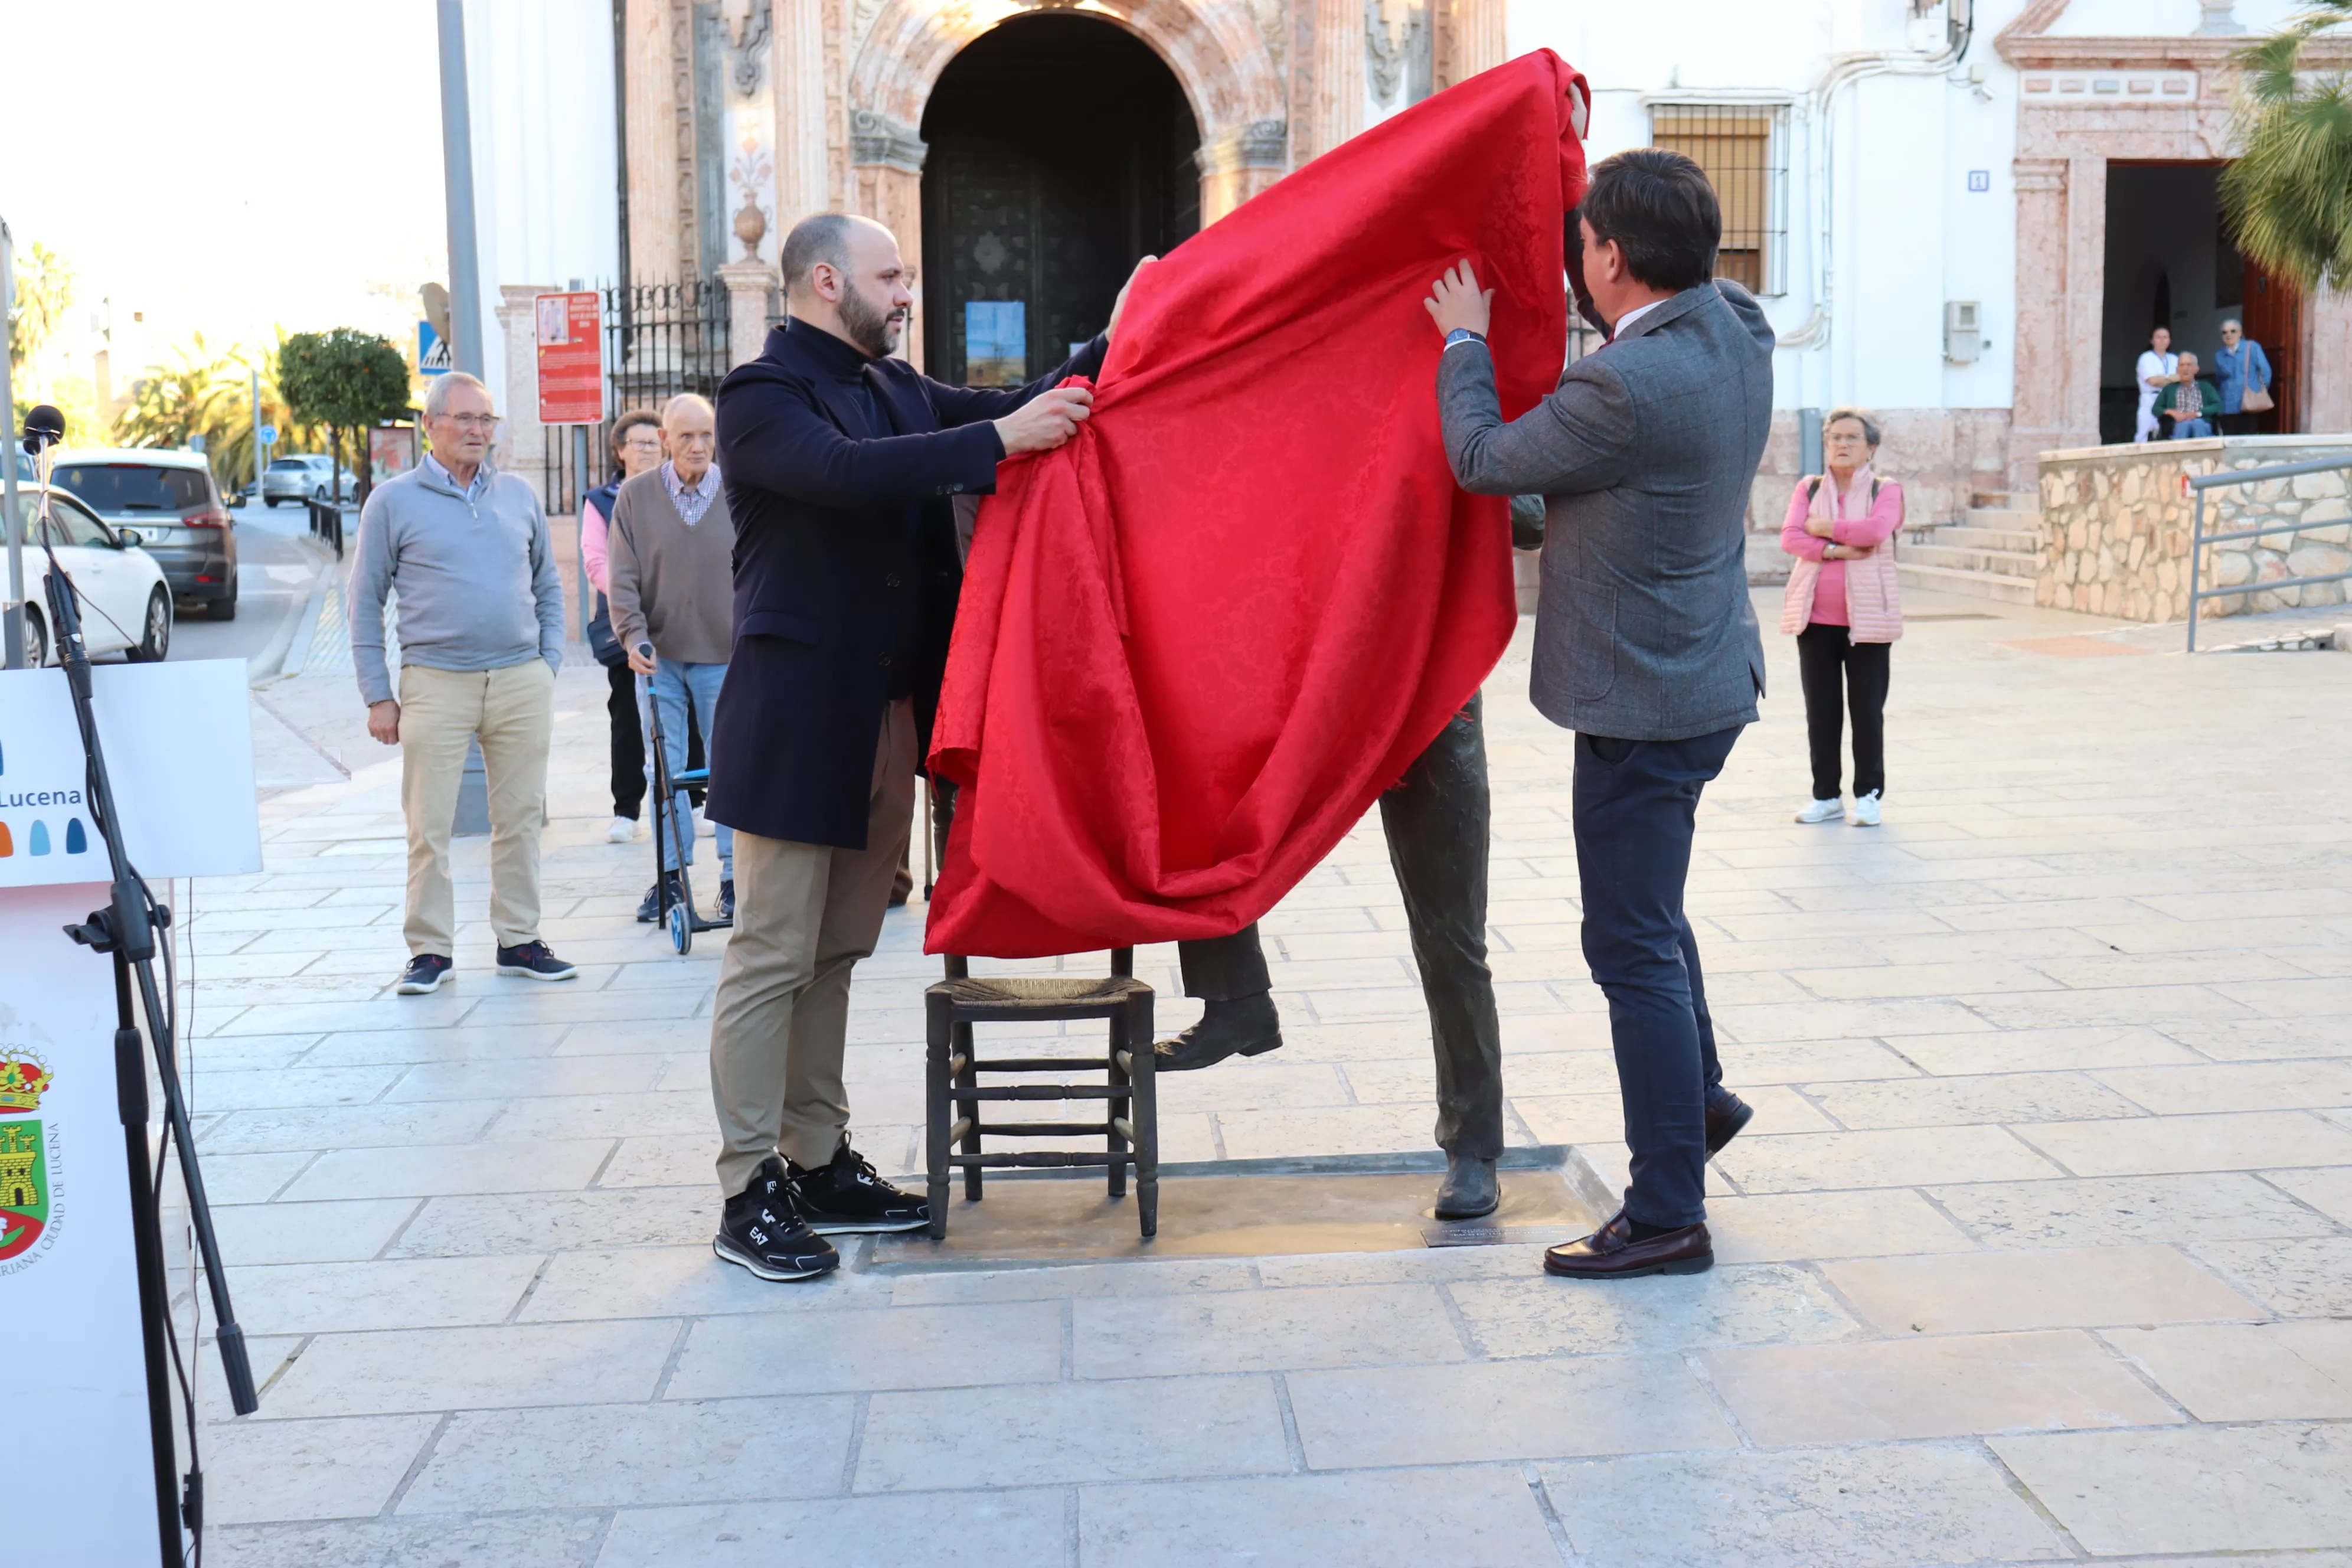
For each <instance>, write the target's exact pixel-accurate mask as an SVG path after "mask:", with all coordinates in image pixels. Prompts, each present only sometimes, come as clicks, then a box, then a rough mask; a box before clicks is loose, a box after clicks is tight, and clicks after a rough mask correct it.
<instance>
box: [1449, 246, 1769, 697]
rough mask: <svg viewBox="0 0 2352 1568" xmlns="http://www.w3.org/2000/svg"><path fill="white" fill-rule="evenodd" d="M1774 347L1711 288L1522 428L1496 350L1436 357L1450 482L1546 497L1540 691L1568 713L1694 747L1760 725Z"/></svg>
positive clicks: (1622, 343) (1670, 308) (1597, 361)
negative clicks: (1758, 483) (1762, 539)
mask: <svg viewBox="0 0 2352 1568" xmlns="http://www.w3.org/2000/svg"><path fill="white" fill-rule="evenodd" d="M1772 343H1773V338H1772V329H1771V327H1770V326H1769V325H1768V324H1767V323H1766V321H1765V320H1764V312H1763V310H1761V309H1760V308H1759V306H1758V305H1757V303H1756V301H1755V300H1754V299H1752V298H1751V297H1750V296H1749V295H1748V291H1747V290H1746V289H1742V288H1740V287H1739V286H1738V284H1736V283H1727V282H1715V283H1704V284H1701V285H1700V286H1699V287H1697V288H1696V289H1685V290H1684V291H1683V292H1681V293H1679V294H1676V295H1675V296H1674V297H1673V298H1672V299H1670V300H1664V301H1663V302H1662V303H1661V304H1659V306H1658V307H1657V308H1656V309H1655V310H1652V311H1650V312H1649V314H1647V315H1645V316H1643V317H1642V319H1641V320H1639V321H1635V322H1634V323H1633V326H1632V327H1630V328H1628V329H1627V331H1626V332H1625V334H1624V335H1623V336H1622V337H1620V338H1618V339H1616V340H1615V341H1614V342H1611V343H1609V344H1608V345H1607V346H1606V347H1604V348H1602V349H1601V350H1600V351H1599V352H1597V353H1591V354H1588V355H1586V356H1585V357H1584V358H1582V359H1580V360H1579V361H1577V362H1576V363H1574V364H1571V365H1570V366H1569V367H1568V371H1567V373H1566V374H1564V375H1562V376H1561V377H1560V381H1559V389H1558V390H1556V391H1555V392H1553V393H1552V395H1550V396H1549V397H1547V398H1545V399H1544V400H1543V402H1541V403H1540V404H1538V405H1536V406H1535V407H1534V408H1532V409H1530V410H1528V414H1527V416H1525V417H1524V418H1520V419H1517V420H1514V421H1512V422H1511V423H1510V424H1508V425H1506V424H1504V423H1503V420H1502V416H1501V413H1500V411H1499V409H1498V407H1497V405H1496V397H1495V365H1494V361H1493V360H1492V359H1491V358H1489V357H1488V355H1487V353H1486V349H1485V348H1484V347H1482V346H1479V345H1476V344H1463V345H1458V346H1456V347H1454V348H1451V349H1448V350H1447V351H1446V352H1445V355H1444V358H1443V359H1442V360H1440V361H1439V362H1438V371H1437V403H1438V412H1439V416H1440V417H1441V418H1442V419H1443V421H1444V428H1445V452H1446V457H1447V458H1449V459H1450V460H1451V462H1452V463H1453V466H1454V479H1456V480H1457V481H1459V482H1460V484H1461V486H1462V488H1463V489H1466V490H1469V491H1471V492H1473V493H1474V494H1478V495H1517V494H1522V493H1528V492H1534V493H1539V494H1541V495H1543V496H1544V497H1545V498H1546V500H1547V501H1548V503H1549V521H1548V524H1547V527H1546V530H1545V538H1544V547H1543V587H1542V592H1541V594H1540V595H1539V596H1538V600H1537V604H1536V646H1535V671H1534V676H1533V678H1532V679H1531V680H1530V681H1529V683H1528V685H1529V695H1530V696H1531V697H1533V698H1534V700H1535V705H1536V707H1537V708H1538V710H1540V711H1541V712H1542V713H1543V715H1544V716H1545V717H1546V718H1548V719H1549V720H1550V721H1552V722H1553V723H1555V724H1560V725H1564V726H1566V727H1567V728H1569V729H1571V730H1577V731H1582V732H1584V733H1586V734H1592V735H1608V736H1614V737H1617V738H1619V739H1622V740H1629V741H1681V740H1687V739H1689V738H1691V737H1692V736H1695V735H1706V734H1712V733H1714V732H1715V731H1717V730H1727V729H1729V728H1730V727H1731V726H1733V725H1735V724H1748V723H1753V722H1754V721H1755V719H1756V699H1757V698H1758V697H1759V695H1760V694H1761V693H1762V692H1763V689H1764V647H1763V643H1762V640H1761V639H1760V638H1759V637H1758V635H1757V630H1756V610H1755V607H1754V605H1751V604H1750V603H1749V602H1748V568H1747V549H1746V533H1747V510H1748V486H1749V484H1750V482H1751V481H1753V480H1754V479H1755V477H1756V467H1757V464H1758V463H1759V461H1760V460H1761V459H1762V458H1763V456H1764V437H1765V435H1766V433H1767V431H1768V429H1769V426H1770V425H1771V420H1772Z"/></svg>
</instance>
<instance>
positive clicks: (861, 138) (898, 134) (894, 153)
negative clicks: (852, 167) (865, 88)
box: [849, 109, 930, 174]
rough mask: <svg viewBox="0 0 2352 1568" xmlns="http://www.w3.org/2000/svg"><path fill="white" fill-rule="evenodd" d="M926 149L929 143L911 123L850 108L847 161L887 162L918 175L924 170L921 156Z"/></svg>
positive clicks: (872, 111) (875, 111)
mask: <svg viewBox="0 0 2352 1568" xmlns="http://www.w3.org/2000/svg"><path fill="white" fill-rule="evenodd" d="M929 151H930V147H929V144H928V143H926V142H924V141H923V139H922V138H921V137H920V136H919V135H917V134H916V132H915V128H914V127H913V126H911V125H908V124H906V123H904V122H902V121H896V120H893V119H891V118H890V117H889V116H888V115H887V114H884V113H882V112H881V111H880V110H872V109H853V110H850V111H849V161H850V162H851V163H886V164H887V165H889V166H890V167H891V168H893V169H904V170H906V171H907V173H908V174H921V173H922V172H923V156H924V154H925V153H929Z"/></svg>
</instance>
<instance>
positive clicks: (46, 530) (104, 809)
mask: <svg viewBox="0 0 2352 1568" xmlns="http://www.w3.org/2000/svg"><path fill="white" fill-rule="evenodd" d="M46 412H50V411H47V410H36V411H35V414H34V415H32V416H27V417H26V421H25V446H26V448H27V449H28V450H30V451H32V452H33V453H34V454H35V456H36V457H37V460H38V462H39V465H40V471H39V483H40V508H41V517H40V536H41V546H42V549H43V550H44V551H45V552H47V557H48V565H49V570H48V576H47V583H46V584H45V586H46V589H47V598H48V604H49V626H50V627H51V628H52V629H51V637H53V639H54V641H53V644H52V646H53V647H55V648H56V649H57V652H58V658H59V661H60V662H61V663H62V664H63V665H64V666H65V676H66V685H67V687H68V689H69V690H70V691H71V692H72V695H73V706H74V721H75V723H76V724H77V725H79V727H80V730H81V744H82V752H83V755H84V756H85V757H86V758H87V759H88V763H89V807H90V816H92V817H93V818H94V819H95V820H96V822H97V825H98V830H99V834H100V837H103V838H104V839H105V840H106V855H107V861H108V864H109V866H110V868H111V870H112V873H113V887H112V892H111V896H110V899H109V900H108V903H107V906H106V908H104V909H102V910H95V911H93V912H92V913H91V915H90V917H89V920H88V921H85V922H84V923H82V924H80V925H73V926H68V927H66V928H65V932H66V934H67V935H68V936H69V937H71V938H72V939H73V940H74V941H75V942H79V943H81V944H82V945H83V946H85V947H87V948H89V949H90V950H91V951H92V952H103V953H107V954H109V955H110V956H111V957H112V958H113V960H114V1005H115V1030H114V1079H115V1095H116V1099H117V1102H118V1105H119V1109H120V1111H121V1119H122V1141H123V1149H124V1154H125V1157H126V1160H127V1162H128V1163H129V1167H130V1174H131V1240H132V1245H133V1247H134V1248H135V1250H136V1252H137V1255H138V1262H139V1296H140V1305H141V1308H142V1311H141V1316H142V1320H143V1321H144V1327H145V1340H146V1352H147V1384H148V1405H149V1414H150V1419H151V1423H152V1427H153V1439H154V1446H155V1485H156V1507H157V1510H158V1523H159V1524H160V1526H161V1527H162V1535H163V1563H165V1564H166V1565H175V1564H177V1563H180V1561H181V1530H182V1528H183V1521H184V1523H185V1528H186V1529H188V1530H190V1531H194V1532H196V1533H197V1534H198V1535H199V1537H201V1534H202V1531H203V1529H204V1473H203V1470H202V1468H201V1467H199V1466H197V1465H195V1464H194V1463H193V1462H192V1464H191V1466H190V1468H189V1471H188V1484H187V1492H186V1495H185V1498H184V1500H182V1499H180V1498H179V1496H178V1494H177V1489H175V1487H174V1486H173V1469H174V1468H175V1461H174V1458H173V1455H174V1447H173V1434H172V1405H171V1388H170V1378H169V1375H168V1373H167V1371H166V1365H165V1360H164V1355H165V1345H166V1340H167V1337H168V1336H171V1335H172V1334H173V1322H172V1310H171V1294H170V1288H169V1285H168V1282H167V1276H166V1269H165V1265H164V1260H163V1217H162V1215H161V1212H160V1209H161V1205H160V1203H159V1201H158V1189H157V1177H156V1173H155V1171H154V1169H153V1167H152V1165H151V1164H150V1163H149V1159H148V1148H147V1117H148V1107H147V1073H146V1062H145V1061H144V1059H143V1058H142V1052H141V1049H140V1037H139V1021H138V1016H137V1015H136V1014H135V1013H134V1012H133V1010H132V1007H131V994H132V993H133V991H134V990H135V991H136V992H137V994H138V998H139V1006H140V1010H141V1011H142V1012H144V1014H145V1015H146V1019H147V1037H148V1039H149V1040H151V1041H152V1043H153V1047H154V1059H155V1076H156V1079H157V1081H158V1082H159V1083H160V1084H161V1085H162V1088H163V1115H164V1121H165V1125H166V1128H167V1131H168V1132H169V1135H170V1137H171V1139H172V1141H173V1142H174V1143H175V1144H177V1145H178V1149H179V1158H180V1176H181V1179H182V1181H183V1182H184V1183H185V1184H186V1187H187V1194H188V1216H189V1220H190V1222H191V1225H192V1227H193V1228H194V1232H195V1240H196V1252H197V1256H198V1258H199V1259H200V1260H201V1262H202V1265H203V1268H204V1271H205V1281H206V1283H207V1284H209V1285H210V1286H211V1289H212V1299H213V1316H214V1318H215V1320H216V1325H217V1326H216V1328H215V1340H216V1341H217V1342H218V1345H219V1348H220V1358H221V1370H222V1372H223V1373H225V1374H226V1378H227V1382H228V1393H229V1403H230V1405H231V1406H232V1407H233V1408H234V1409H235V1410H236V1413H237V1414H238V1415H251V1414H253V1412H254V1411H256V1410H257V1409H259V1408H260V1407H261V1401H260V1398H259V1396H258V1395H257V1394H256V1393H255V1391H254V1386H253V1368H252V1365H251V1363H249V1362H248V1360H247V1356H246V1348H245V1331H244V1330H243V1329H241V1328H239V1327H238V1326H237V1321H236V1312H235V1310H232V1309H231V1307H230V1305H229V1297H228V1278H227V1275H226V1273H225V1272H224V1271H223V1269H222V1268H221V1258H220V1242H219V1238H218V1237H216V1236H215V1234H214V1231H213V1215H212V1207H211V1205H209V1204H208V1203H207V1202H206V1201H205V1178H204V1173H203V1172H202V1171H201V1170H199V1169H198V1168H197V1164H196V1143H195V1137H194V1132H193V1131H191V1129H190V1128H189V1125H188V1106H187V1097H186V1095H185V1094H184V1092H183V1091H182V1089H181V1084H180V1070H179V1057H178V1051H177V1049H176V1047H175V1045H174V1042H173V1037H172V1015H171V1012H170V1010H169V1009H168V1008H166V1007H165V1005H164V1003H163V994H162V992H161V991H160V990H159V988H158V987H157V985H156V984H155V933H156V931H158V930H159V929H162V928H163V927H167V926H169V925H170V924H171V921H172V911H171V910H170V908H169V906H167V905H163V904H159V903H157V902H156V901H155V900H154V898H153V896H152V894H151V893H150V892H149V891H148V889H147V885H146V883H145V882H144V881H142V880H141V879H140V877H139V874H138V872H137V871H136V870H135V869H134V868H132V867H131V858H130V857H129V855H128V854H127V853H126V852H125V851H124V849H123V847H122V827H121V822H120V820H119V819H118V818H117V816H116V815H115V809H114V788H113V784H111V782H110V780H109V778H108V776H107V772H106V757H105V754H104V752H102V751H101V750H100V745H99V739H98V719H97V714H96V711H95V710H93V708H92V707H91V705H90V680H89V649H88V647H86V646H85V645H84V642H83V638H82V630H81V614H80V610H79V607H78V606H77V605H75V603H74V589H73V584H72V582H71V581H70V579H68V577H67V576H66V573H65V568H64V567H63V566H61V565H60V564H59V563H58V557H57V548H56V543H55V541H54V540H53V539H52V538H51V534H52V532H53V531H54V530H53V528H52V525H51V522H50V518H49V474H50V465H51V462H52V455H51V450H50V449H51V448H52V447H54V446H55V445H56V444H57V441H58V437H59V436H60V435H61V434H62V432H61V431H60V430H58V429H57V428H55V427H48V428H44V427H43V426H39V425H37V424H36V423H35V420H36V418H37V417H38V416H39V415H40V414H42V413H46ZM51 416H52V417H53V418H54V414H53V413H52V415H51ZM173 1353H174V1354H176V1351H174V1352H173ZM189 1418H190V1420H191V1422H193V1421H194V1410H193V1407H192V1408H191V1411H190V1416H189ZM192 1450H193V1444H192ZM191 1459H192V1460H193V1459H194V1454H193V1451H192V1453H191Z"/></svg>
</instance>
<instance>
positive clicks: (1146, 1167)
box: [1127, 991, 1160, 1241]
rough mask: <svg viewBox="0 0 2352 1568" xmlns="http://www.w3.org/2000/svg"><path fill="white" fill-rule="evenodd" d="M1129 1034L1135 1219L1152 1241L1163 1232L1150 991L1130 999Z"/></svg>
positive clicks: (1144, 1234) (1156, 1089)
mask: <svg viewBox="0 0 2352 1568" xmlns="http://www.w3.org/2000/svg"><path fill="white" fill-rule="evenodd" d="M1127 1037H1128V1038H1129V1039H1130V1040H1133V1041H1135V1042H1137V1045H1136V1048H1135V1049H1134V1050H1133V1051H1132V1052H1130V1053H1129V1059H1130V1060H1131V1061H1133V1063H1134V1064H1135V1066H1134V1072H1133V1077H1134V1080H1135V1115H1134V1119H1133V1120H1134V1121H1135V1220H1136V1224H1137V1226H1139V1227H1140V1229H1141V1231H1142V1233H1143V1239H1144V1240H1146V1241H1149V1240H1150V1239H1151V1238H1152V1237H1154V1236H1157V1235H1158V1234H1159V1233H1160V1091H1159V1089H1158V1077H1159V1075H1158V1072H1157V1071H1156V1064H1155V1060H1154V1058H1153V1054H1152V1049H1151V1042H1152V1039H1153V1036H1152V1032H1151V993H1150V992H1149V991H1146V992H1143V993H1141V994H1138V995H1134V996H1130V997H1129V998H1128V1003H1127Z"/></svg>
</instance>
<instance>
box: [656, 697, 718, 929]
mask: <svg viewBox="0 0 2352 1568" xmlns="http://www.w3.org/2000/svg"><path fill="white" fill-rule="evenodd" d="M725 679H727V667H726V666H725V665H723V664H683V663H680V662H679V661H678V660H677V659H674V658H665V659H662V660H660V661H659V662H658V663H656V665H655V666H654V673H653V675H652V677H651V678H650V679H649V680H648V682H647V684H648V685H649V686H650V687H651V688H652V691H653V702H654V706H655V707H656V708H657V709H659V710H661V728H662V765H663V766H664V767H666V768H667V769H668V770H669V774H670V777H672V778H676V777H677V775H678V774H679V773H684V772H685V771H686V704H687V701H688V699H689V698H690V699H692V700H693V702H694V718H695V722H696V723H698V724H699V725H700V726H701V727H702V749H703V754H704V755H705V756H706V757H707V756H709V753H710V725H711V721H712V719H713V718H714V717H715V716H716V715H717V713H718V711H719V685H720V683H721V682H723V681H724V680H725ZM676 804H677V837H678V838H680V839H683V840H684V841H685V844H686V863H687V864H688V865H689V866H691V865H693V864H694V817H693V816H692V811H693V803H692V802H690V801H688V799H687V797H686V791H684V790H679V791H678V792H677V801H676ZM656 826H659V825H658V824H656ZM718 842H719V878H720V879H722V880H724V881H730V882H731V881H733V880H734V879H735V830H734V829H733V828H731V827H728V826H723V825H722V826H720V827H719V837H718ZM661 855H662V862H661V863H662V869H663V870H665V871H670V870H675V869H677V849H676V848H675V847H674V845H673V842H672V840H671V838H670V837H669V836H668V835H667V834H664V835H663V837H662V840H661Z"/></svg>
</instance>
